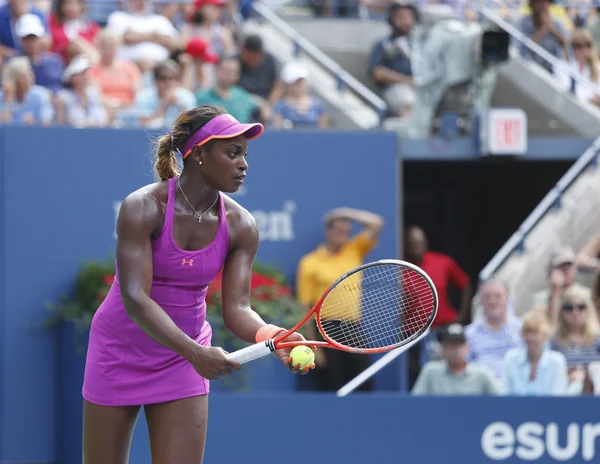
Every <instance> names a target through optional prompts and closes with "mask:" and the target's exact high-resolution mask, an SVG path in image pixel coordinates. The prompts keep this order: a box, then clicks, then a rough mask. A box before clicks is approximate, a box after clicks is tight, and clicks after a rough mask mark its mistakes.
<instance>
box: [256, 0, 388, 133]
mask: <svg viewBox="0 0 600 464" xmlns="http://www.w3.org/2000/svg"><path fill="white" fill-rule="evenodd" d="M252 8H253V10H254V11H255V12H256V13H257V14H258V15H259V16H260V17H261V18H263V19H264V20H265V21H267V22H268V23H269V24H270V25H271V26H273V27H274V28H275V29H277V30H278V31H279V32H280V33H281V34H283V35H285V36H286V37H287V38H288V39H289V40H291V41H292V42H293V43H294V55H296V56H297V55H299V54H300V52H301V51H303V52H304V53H306V55H308V56H309V57H310V58H311V59H313V60H314V61H316V62H317V63H318V64H319V65H321V66H322V67H323V68H325V69H326V70H327V71H328V72H329V73H330V74H332V75H333V76H335V79H336V81H337V88H338V91H342V90H344V89H345V88H348V89H349V90H351V91H353V92H354V93H355V94H356V95H357V96H358V97H359V98H361V99H362V100H363V101H364V102H365V103H367V104H368V105H369V106H370V107H371V108H373V109H374V110H375V111H376V112H377V114H378V115H379V121H380V122H381V121H383V119H384V118H385V115H386V113H387V104H386V103H385V101H383V99H382V98H381V97H379V96H378V95H377V94H375V93H374V92H373V91H372V90H370V89H369V88H368V87H366V86H365V85H364V84H363V83H361V82H360V81H359V80H358V79H356V78H355V77H354V76H352V75H351V74H349V73H348V72H347V71H345V70H344V69H343V68H342V67H341V66H340V65H339V64H337V63H336V62H335V61H333V60H332V59H331V58H329V57H328V56H327V55H326V54H325V53H323V52H322V51H321V50H319V49H318V48H317V47H316V46H315V45H313V44H312V43H311V42H309V41H308V40H307V39H306V38H304V37H303V36H302V35H301V34H299V33H298V32H297V31H296V30H295V29H293V28H292V27H291V26H290V25H289V24H288V23H286V22H285V21H284V20H283V19H281V18H280V17H279V16H277V15H276V14H275V13H273V11H271V10H270V9H269V8H268V7H267V6H265V5H262V4H261V3H258V2H257V3H254V5H253V6H252Z"/></svg>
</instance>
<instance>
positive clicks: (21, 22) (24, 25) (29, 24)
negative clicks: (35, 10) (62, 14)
mask: <svg viewBox="0 0 600 464" xmlns="http://www.w3.org/2000/svg"><path fill="white" fill-rule="evenodd" d="M15 34H16V35H17V37H19V38H23V37H27V36H30V35H34V36H36V37H44V36H45V35H46V29H45V28H44V25H43V24H42V20H41V19H40V17H39V16H37V15H34V14H31V13H27V14H24V15H23V16H21V17H20V18H19V19H17V22H16V23H15Z"/></svg>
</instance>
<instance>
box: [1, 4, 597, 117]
mask: <svg viewBox="0 0 600 464" xmlns="http://www.w3.org/2000/svg"><path fill="white" fill-rule="evenodd" d="M85 1H86V0H52V1H49V0H34V1H31V0H4V3H3V4H2V0H0V66H1V69H2V73H1V74H0V76H1V77H0V79H1V82H2V91H1V92H2V93H1V94H0V98H1V101H0V105H1V106H0V122H7V123H13V124H39V125H49V124H68V125H73V126H76V127H102V126H107V127H147V128H153V127H161V126H168V125H169V124H170V123H171V122H172V120H173V118H174V117H176V115H177V114H178V113H180V112H181V111H182V110H185V109H187V108H189V107H190V106H193V105H197V104H202V103H218V104H220V105H222V106H224V107H225V108H226V109H227V110H228V111H229V112H230V113H232V114H234V115H235V116H236V117H238V118H240V120H243V121H248V122H251V121H260V122H262V123H264V124H267V125H272V126H273V127H277V128H292V127H322V128H324V127H329V126H330V125H331V124H330V121H331V118H330V115H328V114H327V109H326V107H325V105H324V102H323V101H321V100H320V99H319V98H317V97H315V96H314V95H312V94H311V92H310V86H309V81H310V77H309V75H308V70H307V68H306V67H305V66H304V65H303V64H302V63H301V62H300V61H294V62H290V63H284V66H281V65H280V64H279V63H278V62H277V61H276V60H275V58H274V57H273V56H272V55H271V54H270V53H269V52H268V51H266V49H265V47H264V44H263V41H262V39H261V37H260V36H258V35H250V36H245V37H244V36H242V35H241V34H240V32H239V31H240V30H241V27H240V24H241V22H242V21H243V18H242V15H241V10H240V6H239V5H240V3H239V2H235V1H233V0H231V1H230V0H196V1H195V2H193V3H186V2H173V3H169V2H165V3H156V4H154V3H152V1H151V0H125V1H123V2H121V3H119V4H120V5H121V9H120V10H118V11H112V12H110V13H109V14H108V15H106V17H105V21H103V22H102V23H97V22H94V21H93V20H91V19H90V16H89V15H88V6H87V5H86V3H85ZM244 4H245V3H244ZM311 4H312V5H313V7H314V8H313V10H314V11H315V14H316V15H332V14H337V15H341V16H344V15H346V16H348V15H351V13H350V12H351V11H357V15H359V16H365V17H369V18H373V17H377V15H380V17H381V18H382V19H386V20H387V21H388V22H389V24H390V28H391V31H390V34H389V35H388V36H387V37H384V38H382V39H381V40H378V41H377V42H376V43H374V44H373V47H372V51H371V55H370V59H369V70H368V71H369V75H370V78H371V79H372V81H373V84H374V85H375V87H376V88H377V89H378V91H379V93H380V95H381V96H382V98H383V99H384V100H385V101H386V102H387V104H388V106H389V111H388V116H392V117H400V118H403V119H410V117H411V113H412V108H413V106H414V104H415V87H414V82H413V77H412V66H411V61H412V60H411V49H412V48H413V31H414V27H415V25H416V23H417V21H418V14H417V13H418V10H419V8H422V7H423V6H425V5H432V4H445V5H448V6H450V7H451V8H452V11H453V13H454V16H455V18H456V19H459V20H462V21H480V20H481V15H480V14H479V11H480V9H481V8H483V7H485V8H489V9H490V10H492V11H494V12H495V13H497V14H498V15H499V16H501V17H502V18H503V19H505V20H507V21H508V22H510V23H511V24H513V25H514V26H516V27H517V28H519V29H520V30H521V31H522V32H523V33H524V34H525V35H527V36H528V37H530V38H531V39H532V40H533V41H534V42H536V43H537V44H538V45H540V46H541V47H542V48H544V49H545V50H546V51H548V52H549V53H550V54H552V55H553V56H554V57H556V58H557V59H559V60H560V61H561V65H560V66H553V65H552V63H548V62H547V61H546V60H544V59H543V58H541V57H540V56H539V55H537V54H536V53H532V52H531V50H529V49H528V48H527V47H525V46H523V47H522V54H523V56H525V57H529V58H531V59H532V60H534V61H537V62H538V63H539V64H540V65H541V66H542V67H544V68H546V69H548V70H549V71H550V72H552V73H554V75H555V76H556V81H557V83H558V84H559V85H560V86H561V87H562V88H564V90H565V91H573V92H574V93H575V95H576V96H577V97H578V98H579V99H581V100H585V101H589V102H591V103H593V104H600V95H599V93H600V92H599V89H600V87H599V81H598V79H599V70H598V52H597V50H598V43H599V41H600V21H599V20H598V18H599V17H600V16H599V15H598V8H597V7H595V6H592V2H591V0H578V1H576V2H568V3H567V2H563V1H562V0H555V1H552V0H472V1H467V0H413V1H409V0H393V1H392V0H360V1H354V2H352V1H347V2H345V3H344V2H343V1H330V2H312V3H311ZM352 5H354V6H356V7H357V8H354V9H353V8H350V7H351V6H352ZM334 6H335V7H336V8H333V7H334ZM361 11H362V12H363V13H361ZM17 58H26V60H23V59H17ZM13 61H14V62H13ZM11 62H12V63H11ZM572 71H575V72H577V73H580V74H581V76H583V77H584V78H586V81H585V82H584V83H579V84H578V85H576V86H575V88H573V86H574V82H573V80H572V79H571V77H570V72H572Z"/></svg>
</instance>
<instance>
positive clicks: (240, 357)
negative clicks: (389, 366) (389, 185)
mask: <svg viewBox="0 0 600 464" xmlns="http://www.w3.org/2000/svg"><path fill="white" fill-rule="evenodd" d="M437 307H438V295H437V291H436V289H435V286H434V284H433V282H432V281H431V279H430V278H429V276H428V275H427V274H426V273H425V272H424V271H423V270H422V269H420V268H419V267H418V266H415V265H413V264H410V263H407V262H404V261H400V260H394V259H384V260H380V261H375V262H372V263H368V264H363V265H362V266H359V267H357V268H355V269H353V270H351V271H350V272H347V273H346V274H344V275H343V276H341V277H340V278H339V279H337V280H336V281H335V282H334V283H333V284H332V285H331V286H330V287H329V288H328V289H327V290H326V291H325V292H324V293H323V295H322V296H321V299H320V300H319V301H318V302H317V304H316V305H315V306H314V307H313V308H312V309H311V310H310V311H309V312H308V314H307V315H306V316H305V317H304V319H302V320H301V321H300V322H298V323H297V324H296V325H295V326H294V327H292V328H291V329H289V330H288V331H287V332H285V333H283V334H281V335H279V336H277V337H275V338H273V339H271V340H266V341H264V342H260V343H256V344H254V345H251V346H248V347H246V348H242V349H240V350H237V351H234V352H233V353H230V354H229V355H228V356H229V358H230V359H232V360H234V361H236V362H238V363H240V364H243V363H247V362H249V361H252V360H254V359H258V358H261V357H263V356H267V355H268V354H270V353H272V352H273V351H275V350H279V349H281V348H290V347H294V346H298V345H308V346H317V347H324V348H333V349H337V350H341V351H347V352H351V353H360V354H371V353H383V352H385V351H390V350H393V349H395V348H398V347H400V346H403V345H406V344H407V343H410V342H411V341H412V340H414V339H415V338H417V337H419V336H420V335H421V334H422V333H423V332H425V331H426V330H427V329H428V328H429V327H430V326H431V324H432V323H433V320H434V319H435V315H436V313H437ZM313 315H314V316H315V319H316V323H317V327H318V329H319V332H320V333H321V335H322V337H323V339H324V340H325V341H316V340H305V341H286V338H287V337H288V336H289V335H291V334H292V333H294V332H296V331H297V330H298V329H299V328H300V327H301V326H302V325H304V324H305V323H306V322H307V321H308V320H309V319H310V318H311V316H313Z"/></svg>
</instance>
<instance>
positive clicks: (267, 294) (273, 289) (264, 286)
mask: <svg viewBox="0 0 600 464" xmlns="http://www.w3.org/2000/svg"><path fill="white" fill-rule="evenodd" d="M222 288H223V272H222V271H221V272H219V274H217V276H216V277H215V279H214V280H213V281H212V282H211V283H210V285H209V286H208V289H207V290H206V300H207V301H211V300H212V299H213V298H214V297H215V294H217V293H221V292H222ZM250 292H251V296H252V298H256V299H257V300H261V301H271V300H273V299H275V298H280V297H283V296H291V294H292V291H291V288H290V287H289V286H287V285H281V284H279V283H278V282H277V280H276V279H274V278H273V277H269V276H266V275H263V274H260V273H258V272H253V273H252V280H251V281H250Z"/></svg>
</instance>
